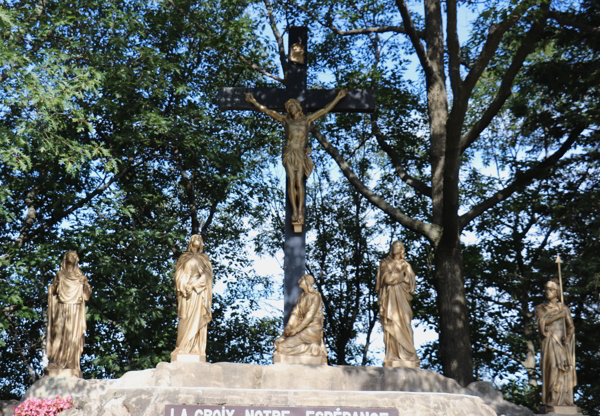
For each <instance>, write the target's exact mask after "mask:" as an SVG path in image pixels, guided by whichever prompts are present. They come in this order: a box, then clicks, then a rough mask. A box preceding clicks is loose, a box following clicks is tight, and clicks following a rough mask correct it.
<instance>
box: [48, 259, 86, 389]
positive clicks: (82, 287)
mask: <svg viewBox="0 0 600 416" xmlns="http://www.w3.org/2000/svg"><path fill="white" fill-rule="evenodd" d="M78 263H79V257H78V256H77V253H76V252H75V251H73V250H69V251H67V252H66V253H65V254H64V256H63V259H62V262H61V264H60V270H59V271H58V272H56V277H55V278H54V280H53V281H52V284H51V285H50V287H49V288H48V331H47V339H46V355H47V356H48V366H47V367H46V368H45V369H44V373H45V374H46V375H47V376H50V377H53V376H60V377H65V376H66V377H81V367H80V364H79V362H80V359H81V354H82V353H83V337H84V334H85V330H86V324H85V302H86V301H88V300H89V299H90V296H91V294H92V289H91V287H90V285H89V283H88V279H87V277H85V276H84V275H83V273H82V272H81V270H79V266H78Z"/></svg>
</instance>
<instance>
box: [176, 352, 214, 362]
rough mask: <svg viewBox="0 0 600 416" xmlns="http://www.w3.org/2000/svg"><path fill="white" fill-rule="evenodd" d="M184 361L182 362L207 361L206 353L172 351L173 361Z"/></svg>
mask: <svg viewBox="0 0 600 416" xmlns="http://www.w3.org/2000/svg"><path fill="white" fill-rule="evenodd" d="M175 361H178V362H182V363H205V362H206V355H201V354H178V353H175V352H173V353H171V362H175Z"/></svg>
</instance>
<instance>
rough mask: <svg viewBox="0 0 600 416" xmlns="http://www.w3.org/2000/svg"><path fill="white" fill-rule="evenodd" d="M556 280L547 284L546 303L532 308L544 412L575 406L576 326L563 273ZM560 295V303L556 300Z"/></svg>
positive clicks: (558, 259) (558, 261)
mask: <svg viewBox="0 0 600 416" xmlns="http://www.w3.org/2000/svg"><path fill="white" fill-rule="evenodd" d="M556 262H557V263H558V267H559V281H558V282H557V281H555V280H551V281H549V282H547V283H546V286H545V291H544V294H545V297H546V302H545V303H542V304H541V305H538V306H537V307H536V308H535V317H536V322H537V326H538V329H539V331H540V338H541V344H540V350H541V356H542V357H541V362H540V367H541V370H542V403H543V404H544V406H545V408H546V411H555V412H557V413H561V412H560V411H557V410H558V409H555V408H556V407H557V406H575V405H574V404H573V388H574V387H575V386H576V385H577V374H576V373H575V326H574V325H573V318H572V316H571V311H570V310H569V308H568V307H567V306H566V305H565V304H564V297H563V293H562V276H561V274H560V263H561V261H560V258H559V257H558V256H557V259H556ZM559 295H560V298H561V302H558V297H559Z"/></svg>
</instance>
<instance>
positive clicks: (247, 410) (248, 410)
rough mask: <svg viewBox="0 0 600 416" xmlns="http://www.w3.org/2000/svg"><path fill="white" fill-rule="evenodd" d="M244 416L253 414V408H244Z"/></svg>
mask: <svg viewBox="0 0 600 416" xmlns="http://www.w3.org/2000/svg"><path fill="white" fill-rule="evenodd" d="M244 416H254V410H250V409H246V410H245V412H244Z"/></svg>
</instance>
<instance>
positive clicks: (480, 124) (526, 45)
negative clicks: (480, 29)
mask: <svg viewBox="0 0 600 416" xmlns="http://www.w3.org/2000/svg"><path fill="white" fill-rule="evenodd" d="M545 24H546V20H545V17H544V18H543V19H542V20H541V21H538V22H535V23H534V24H533V25H532V27H531V29H530V30H529V32H528V33H527V35H526V36H525V39H524V40H523V43H521V46H519V49H518V50H517V53H516V54H515V55H514V56H513V60H512V62H511V64H510V66H509V67H508V69H507V70H506V72H505V73H504V77H503V78H502V83H501V84H500V88H499V89H498V92H497V93H496V96H495V97H494V99H493V100H492V102H491V103H490V105H489V106H488V108H487V109H486V110H485V112H484V113H483V115H482V116H481V118H480V119H479V120H477V122H475V124H474V125H473V126H472V127H471V129H469V131H468V132H467V133H465V134H464V135H463V136H462V137H461V138H460V151H461V153H464V151H465V150H466V149H467V148H468V147H469V146H471V144H473V142H474V141H475V140H477V138H478V137H479V135H480V134H481V132H482V131H483V130H485V129H486V128H487V126H488V125H489V124H490V123H491V122H492V119H493V118H494V117H495V116H496V114H498V111H500V109H501V108H502V106H503V105H504V103H505V102H506V100H507V99H508V97H510V95H511V94H512V84H513V81H514V79H515V77H516V76H517V73H518V72H519V70H520V69H521V67H522V66H523V62H525V58H527V56H528V55H529V53H530V52H531V49H533V47H534V45H535V44H536V43H537V41H538V40H539V38H540V37H541V35H542V32H543V29H544V26H545ZM498 41H499V40H498ZM490 48H491V46H490ZM486 65H487V63H486ZM479 70H482V69H478V71H479ZM474 71H475V70H472V71H471V73H472V74H474V76H475V74H477V71H475V72H474ZM470 75H471V74H469V76H470ZM468 79H469V78H468V77H467V80H468ZM467 80H465V88H464V93H466V91H467V90H468V89H467V87H466V84H467ZM469 82H471V83H472V82H474V79H473V80H470V81H469Z"/></svg>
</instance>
